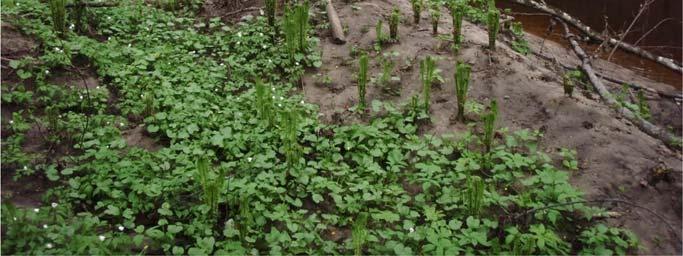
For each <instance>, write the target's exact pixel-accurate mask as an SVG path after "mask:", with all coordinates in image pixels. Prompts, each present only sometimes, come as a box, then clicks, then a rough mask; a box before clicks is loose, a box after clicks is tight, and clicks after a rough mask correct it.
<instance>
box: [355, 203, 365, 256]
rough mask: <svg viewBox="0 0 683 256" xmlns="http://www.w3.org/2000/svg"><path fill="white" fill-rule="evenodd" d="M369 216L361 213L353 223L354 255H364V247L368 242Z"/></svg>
mask: <svg viewBox="0 0 683 256" xmlns="http://www.w3.org/2000/svg"><path fill="white" fill-rule="evenodd" d="M367 224H368V214H367V213H360V214H358V216H357V217H356V219H355V220H354V221H353V226H352V228H351V240H352V241H353V255H356V256H360V255H363V246H365V243H366V242H367V240H368V228H367Z"/></svg>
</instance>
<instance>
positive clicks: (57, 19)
mask: <svg viewBox="0 0 683 256" xmlns="http://www.w3.org/2000/svg"><path fill="white" fill-rule="evenodd" d="M49 1H50V15H51V17H52V27H53V29H54V30H55V32H56V33H57V35H59V37H64V36H65V35H66V0H49Z"/></svg>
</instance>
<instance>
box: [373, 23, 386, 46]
mask: <svg viewBox="0 0 683 256" xmlns="http://www.w3.org/2000/svg"><path fill="white" fill-rule="evenodd" d="M383 25H384V23H383V22H382V20H381V19H380V20H377V25H375V49H376V50H377V51H380V50H381V47H382V45H383V44H384V43H385V42H386V41H387V35H385V34H384V31H383Z"/></svg>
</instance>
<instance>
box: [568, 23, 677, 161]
mask: <svg viewBox="0 0 683 256" xmlns="http://www.w3.org/2000/svg"><path fill="white" fill-rule="evenodd" d="M560 23H562V25H563V26H564V31H565V37H566V38H567V40H569V42H570V43H571V45H572V47H573V49H574V52H575V53H576V55H577V56H578V57H579V59H581V69H583V71H584V72H586V74H587V75H588V79H589V80H590V81H591V83H592V84H593V87H594V88H595V90H596V91H597V92H598V94H600V97H601V98H602V99H603V100H604V101H605V102H607V104H608V105H609V106H610V107H612V108H613V109H615V110H616V111H617V112H618V113H619V114H621V115H622V116H624V117H625V118H626V119H628V120H629V121H631V122H632V123H633V124H635V125H636V126H637V127H638V128H639V129H640V130H641V131H643V132H644V133H646V134H648V135H650V136H652V137H654V138H657V139H660V140H662V141H663V142H664V143H665V144H666V145H668V146H670V147H675V148H679V147H681V138H678V137H676V136H675V135H673V134H671V133H669V132H668V131H667V130H665V129H662V128H660V127H657V126H655V125H653V124H652V123H650V122H648V121H647V120H645V119H643V118H642V117H640V116H639V115H636V114H635V113H633V112H631V110H629V109H627V108H625V107H622V106H621V104H619V102H617V101H616V100H615V99H614V97H613V96H612V94H611V93H610V92H609V91H608V90H607V88H605V85H604V84H603V83H602V81H601V80H600V78H598V76H597V75H596V74H595V71H593V67H592V66H591V64H590V58H589V57H588V55H586V52H584V51H583V49H582V48H581V46H580V45H579V43H578V42H577V41H576V39H575V37H576V36H575V35H573V34H572V33H571V32H569V27H568V26H567V23H564V22H562V21H560Z"/></svg>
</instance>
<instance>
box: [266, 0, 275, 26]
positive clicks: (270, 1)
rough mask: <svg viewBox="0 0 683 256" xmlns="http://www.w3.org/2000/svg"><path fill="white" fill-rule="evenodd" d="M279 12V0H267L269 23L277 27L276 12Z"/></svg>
mask: <svg viewBox="0 0 683 256" xmlns="http://www.w3.org/2000/svg"><path fill="white" fill-rule="evenodd" d="M276 12H277V0H266V17H267V18H268V25H269V26H270V27H272V28H275V25H276V24H275V14H276Z"/></svg>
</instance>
